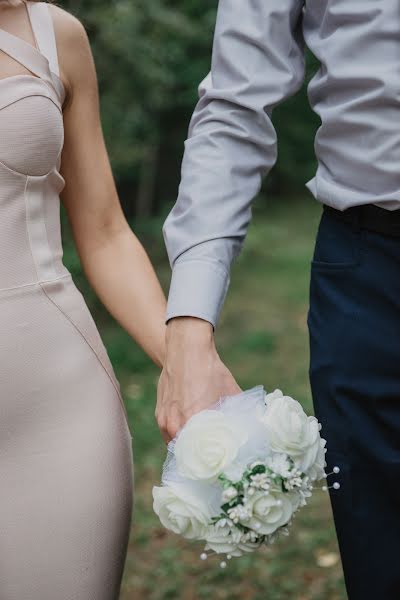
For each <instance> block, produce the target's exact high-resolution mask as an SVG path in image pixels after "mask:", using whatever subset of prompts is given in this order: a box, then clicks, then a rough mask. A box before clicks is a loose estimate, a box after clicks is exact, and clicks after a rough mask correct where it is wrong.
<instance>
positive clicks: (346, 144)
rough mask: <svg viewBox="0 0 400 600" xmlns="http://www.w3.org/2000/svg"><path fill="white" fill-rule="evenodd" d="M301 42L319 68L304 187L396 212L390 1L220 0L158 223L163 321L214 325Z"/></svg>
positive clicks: (395, 70)
mask: <svg viewBox="0 0 400 600" xmlns="http://www.w3.org/2000/svg"><path fill="white" fill-rule="evenodd" d="M305 45H307V46H308V47H309V48H310V50H311V51H312V52H313V54H314V55H315V56H316V57H317V58H318V59H319V60H320V63H321V66H320V68H319V70H318V71H317V73H316V74H315V75H314V77H313V78H312V80H311V82H310V83H309V85H308V97H309V101H310V104H311V106H312V108H313V110H315V111H316V112H317V113H318V114H319V116H320V118H321V122H322V124H321V126H320V127H319V129H318V132H317V135H316V138H315V152H316V156H317V159H318V168H317V171H316V174H315V176H314V177H313V178H312V179H311V180H310V181H308V182H307V183H306V184H305V185H306V187H307V188H308V189H309V190H310V191H311V192H312V194H313V195H314V197H315V198H316V199H317V200H318V201H320V202H323V203H325V204H328V205H331V206H334V207H335V208H338V209H339V210H344V209H346V208H347V207H349V206H353V205H357V204H363V203H373V204H377V205H380V206H383V207H384V208H387V209H389V210H394V209H397V208H400V3H399V0H307V1H306V2H303V0H220V1H219V7H218V15H217V23H216V30H215V36H214V44H213V51H212V63H211V71H210V73H209V74H208V75H207V76H206V77H205V79H204V80H203V81H202V82H201V83H200V85H199V101H198V103H197V105H196V107H195V110H194V112H193V116H192V119H191V122H190V125H189V133H188V139H187V140H186V142H185V151H184V157H183V162H182V179H181V183H180V186H179V195H178V199H177V202H176V204H175V206H174V208H173V209H172V211H171V212H170V214H169V215H168V217H167V219H166V221H165V224H164V227H163V233H164V238H165V243H166V247H167V251H168V255H169V259H170V262H171V266H172V267H173V271H172V280H171V286H170V293H169V299H168V308H167V315H166V316H167V319H170V318H171V317H174V316H184V315H189V316H195V317H200V318H203V319H206V320H207V321H209V322H211V323H212V324H213V325H214V326H215V325H216V323H217V321H218V318H219V314H220V310H221V307H222V305H223V302H224V299H225V295H226V292H227V289H228V285H229V273H230V267H231V264H232V261H233V259H234V258H235V257H236V256H237V255H238V253H239V252H240V250H241V247H242V245H243V241H244V238H245V236H246V231H247V227H248V224H249V221H250V219H251V202H252V200H253V198H254V197H255V195H256V194H257V192H258V191H259V188H260V185H261V179H262V177H263V176H264V175H266V174H267V173H268V171H269V170H270V169H271V167H272V166H273V165H274V164H275V162H276V158H277V140H276V133H275V129H274V127H273V124H272V121H271V117H272V111H273V108H274V107H275V106H276V105H277V104H278V103H280V102H281V101H282V100H284V99H286V98H288V97H289V96H291V95H293V94H294V93H295V92H296V91H297V90H298V89H299V88H300V86H301V85H302V83H303V81H304V50H305Z"/></svg>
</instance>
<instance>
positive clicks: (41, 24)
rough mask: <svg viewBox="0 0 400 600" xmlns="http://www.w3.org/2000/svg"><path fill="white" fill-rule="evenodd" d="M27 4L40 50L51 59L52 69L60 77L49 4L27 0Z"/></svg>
mask: <svg viewBox="0 0 400 600" xmlns="http://www.w3.org/2000/svg"><path fill="white" fill-rule="evenodd" d="M26 6H27V8H28V14H29V17H30V21H31V26H32V30H33V33H34V35H35V38H36V42H37V44H38V46H39V50H40V52H41V53H42V54H43V55H44V56H45V57H46V58H47V60H48V61H49V66H50V70H51V71H52V72H53V73H55V74H56V75H57V76H58V77H59V76H60V68H59V64H58V54H57V43H56V36H55V32H54V24H53V18H52V16H51V14H50V9H49V5H48V4H47V3H46V2H29V1H28V0H27V1H26Z"/></svg>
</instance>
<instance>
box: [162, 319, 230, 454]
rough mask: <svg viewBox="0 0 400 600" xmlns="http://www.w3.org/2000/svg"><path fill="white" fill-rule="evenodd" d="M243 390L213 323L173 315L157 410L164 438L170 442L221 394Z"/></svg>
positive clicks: (167, 337)
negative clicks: (219, 348) (219, 344)
mask: <svg viewBox="0 0 400 600" xmlns="http://www.w3.org/2000/svg"><path fill="white" fill-rule="evenodd" d="M240 392H241V389H240V387H239V386H238V384H237V383H236V381H235V379H234V378H233V376H232V374H231V372H230V371H229V369H228V368H227V367H226V366H225V365H224V363H223V362H222V361H221V359H220V357H219V355H218V353H217V350H216V348H215V343H214V335H213V328H212V325H211V324H210V323H208V321H204V320H202V319H197V318H193V317H177V318H174V319H171V321H169V323H168V327H167V335H166V358H165V363H164V369H163V371H162V373H161V376H160V380H159V384H158V394H157V406H156V412H155V415H156V419H157V423H158V426H159V428H160V431H161V435H162V436H163V438H164V441H165V442H166V443H168V442H169V441H170V440H171V439H172V438H174V437H175V435H176V433H177V432H178V431H179V429H181V428H182V427H183V425H184V424H185V423H186V421H187V420H188V419H189V418H190V417H191V416H192V415H194V414H195V413H197V412H199V411H200V410H203V409H205V408H208V407H209V406H211V405H212V404H213V403H214V402H216V401H217V400H218V399H219V398H220V397H221V396H228V395H234V394H238V393H240Z"/></svg>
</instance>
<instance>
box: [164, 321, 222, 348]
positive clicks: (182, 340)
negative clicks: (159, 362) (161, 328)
mask: <svg viewBox="0 0 400 600" xmlns="http://www.w3.org/2000/svg"><path fill="white" fill-rule="evenodd" d="M213 343H214V328H213V325H212V323H210V322H209V321H206V320H205V319H200V318H198V317H185V316H183V317H173V318H172V319H170V320H169V321H168V323H167V333H166V345H167V349H168V347H171V346H176V345H179V346H182V347H183V346H184V347H188V346H192V345H195V346H197V347H199V346H201V345H205V346H209V345H210V344H213Z"/></svg>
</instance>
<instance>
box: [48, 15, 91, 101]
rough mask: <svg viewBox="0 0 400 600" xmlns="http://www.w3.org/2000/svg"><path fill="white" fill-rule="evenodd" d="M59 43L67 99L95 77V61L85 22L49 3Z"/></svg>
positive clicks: (59, 59) (61, 69)
mask: <svg viewBox="0 0 400 600" xmlns="http://www.w3.org/2000/svg"><path fill="white" fill-rule="evenodd" d="M49 9H50V12H51V16H52V19H53V25H54V32H55V37H56V43H57V53H58V62H59V67H60V74H61V79H62V81H63V83H64V87H65V89H66V96H67V99H68V98H70V97H71V96H72V90H73V89H74V88H76V87H78V86H81V85H82V84H85V83H87V81H88V80H92V79H93V71H94V63H93V56H92V52H91V48H90V43H89V39H88V35H87V33H86V29H85V27H84V25H83V23H82V22H81V21H80V20H79V19H78V18H77V17H75V16H74V15H72V14H71V13H69V12H68V11H66V10H64V9H63V8H60V7H59V6H56V5H54V4H49Z"/></svg>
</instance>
